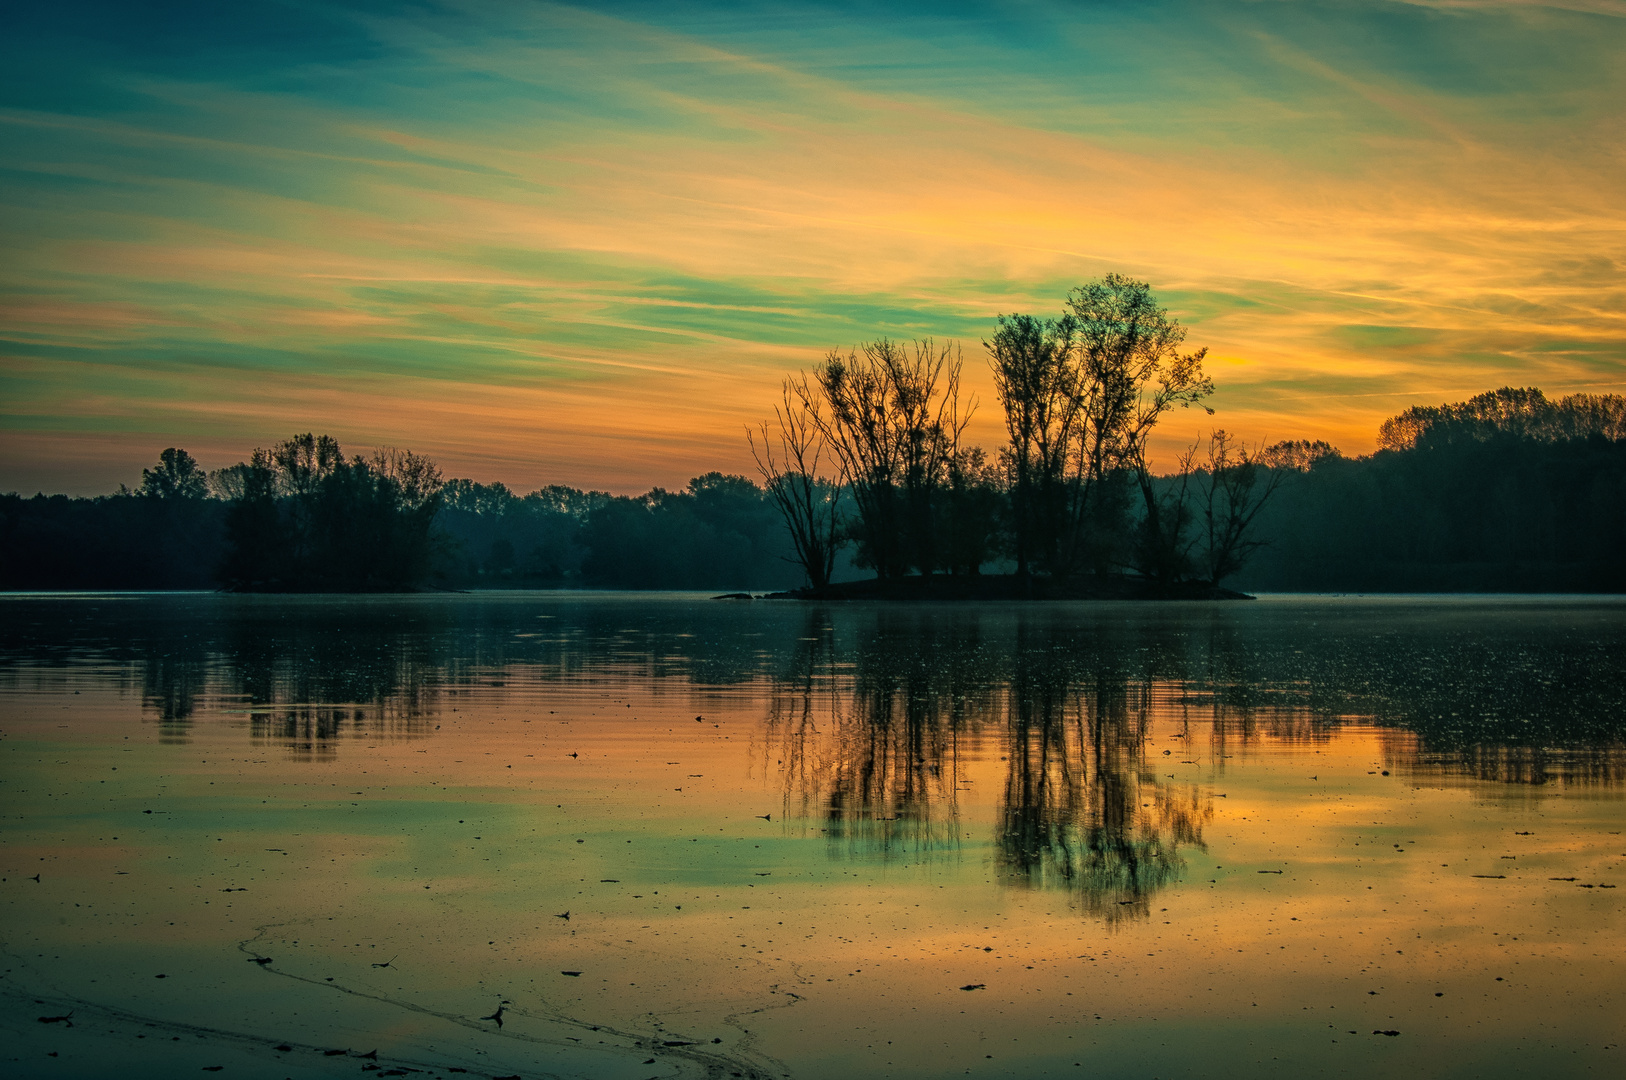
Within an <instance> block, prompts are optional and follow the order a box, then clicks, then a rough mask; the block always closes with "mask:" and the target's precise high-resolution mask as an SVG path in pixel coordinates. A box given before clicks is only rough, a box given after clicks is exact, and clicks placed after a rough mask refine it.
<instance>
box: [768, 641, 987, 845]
mask: <svg viewBox="0 0 1626 1080" xmlns="http://www.w3.org/2000/svg"><path fill="white" fill-rule="evenodd" d="M931 621H932V620H931V619H930V618H929V617H927V618H923V617H922V616H921V614H920V613H918V612H916V613H906V612H895V611H889V612H882V613H878V614H877V617H876V619H875V622H874V625H873V627H872V628H870V630H869V632H868V633H867V634H866V637H867V640H866V641H865V642H864V643H863V645H862V647H861V648H859V649H858V650H856V652H855V653H854V654H853V662H852V665H851V667H850V668H847V667H845V666H842V665H838V663H837V661H836V659H835V655H834V642H833V637H834V634H833V631H834V626H833V625H832V623H831V621H830V618H829V615H828V614H827V613H825V612H823V611H814V612H811V613H810V614H809V616H808V619H807V622H806V626H805V632H804V633H803V634H802V636H801V640H800V641H799V642H798V644H799V645H800V646H801V647H800V648H799V649H798V650H797V652H796V654H795V656H794V658H793V660H792V662H791V664H790V665H789V666H788V667H787V669H786V670H785V671H783V672H782V673H781V674H780V676H779V677H778V678H776V679H775V682H774V691H773V694H772V696H771V699H770V703H769V709H768V722H767V733H768V746H769V749H770V751H771V752H772V753H773V754H774V756H775V758H776V761H777V762H778V765H779V768H780V770H781V772H780V775H781V777H782V781H783V784H784V798H785V805H786V812H787V814H788V815H789V816H799V817H803V818H808V819H816V820H820V821H822V822H823V826H822V827H823V831H824V833H825V835H826V837H827V838H828V839H829V841H830V843H831V845H832V846H834V847H839V848H845V849H846V850H847V851H848V852H850V853H855V854H864V855H868V856H878V857H880V858H882V859H890V858H893V857H896V856H898V855H901V854H909V855H911V856H912V857H916V858H918V857H922V856H926V855H929V854H930V853H932V852H935V851H941V850H952V849H957V848H958V847H959V838H960V825H959V806H958V798H957V794H958V788H959V785H960V783H961V782H962V780H963V769H962V766H963V762H964V760H965V754H966V751H967V749H968V747H969V746H970V745H973V744H974V743H975V742H976V740H977V735H978V731H979V730H980V727H981V724H982V722H983V721H984V720H985V719H986V718H987V717H988V715H989V713H990V706H991V701H992V693H991V691H990V688H989V687H988V686H987V685H986V683H985V682H984V681H982V680H981V679H980V677H979V661H980V659H981V655H980V646H981V637H980V633H979V627H978V623H977V621H976V620H974V619H971V620H967V619H960V620H953V619H950V620H949V621H948V622H947V623H946V625H944V626H942V627H940V628H938V629H936V630H935V631H934V632H932V633H931V636H930V637H929V638H923V637H922V635H923V633H925V632H926V630H925V624H928V623H930V622H931Z"/></svg>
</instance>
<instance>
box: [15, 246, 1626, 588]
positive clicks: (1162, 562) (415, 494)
mask: <svg viewBox="0 0 1626 1080" xmlns="http://www.w3.org/2000/svg"><path fill="white" fill-rule="evenodd" d="M1185 338H1186V331H1185V329H1184V328H1183V327H1181V326H1180V324H1179V322H1178V321H1177V320H1175V319H1173V318H1171V317H1170V316H1169V314H1168V312H1167V311H1165V310H1164V309H1163V308H1161V307H1160V306H1158V304H1157V302H1156V299H1155V297H1154V296H1153V295H1152V293H1151V290H1150V288H1149V287H1148V286H1147V285H1146V284H1145V283H1144V282H1137V281H1132V280H1130V279H1128V278H1124V277H1121V276H1118V275H1107V276H1106V277H1104V278H1102V279H1100V280H1099V281H1094V282H1090V283H1088V284H1086V285H1083V286H1081V287H1079V288H1077V289H1075V290H1073V292H1072V293H1071V294H1070V295H1069V296H1068V298H1067V302H1066V306H1065V308H1064V310H1063V311H1062V312H1061V313H1060V314H1058V315H1055V316H1038V315H1001V316H999V317H998V318H997V320H996V322H995V327H994V332H993V334H992V335H991V337H990V339H989V340H988V341H985V342H983V348H984V351H985V353H986V356H987V362H988V364H989V366H990V369H991V373H992V376H993V382H994V386H995V390H996V393H997V396H998V404H999V406H1000V408H1001V410H1002V413H1003V420H1004V428H1005V433H1006V436H1007V440H1006V443H1005V445H1003V446H1000V447H997V448H995V450H994V451H993V452H992V453H989V452H987V451H985V450H984V449H983V448H980V447H975V446H970V445H967V444H966V442H965V440H964V434H965V431H966V429H967V425H968V423H969V421H970V419H971V417H972V415H973V413H974V412H975V410H976V408H977V407H978V404H977V402H976V401H975V399H974V398H971V397H969V396H967V395H965V394H963V393H962V373H963V365H964V358H963V356H962V354H961V350H960V347H959V346H958V345H956V344H953V343H938V342H934V341H930V340H927V341H916V342H909V343H900V342H894V341H890V340H886V339H882V340H878V341H873V342H866V343H863V344H861V345H859V346H858V347H856V348H853V349H850V350H847V351H846V352H841V351H832V352H830V353H828V354H827V355H826V356H825V357H824V359H823V361H822V362H820V363H819V364H817V365H815V366H814V367H813V369H812V370H811V371H808V372H803V373H800V374H798V375H796V376H793V377H791V378H788V379H786V380H785V382H784V384H783V387H782V396H781V401H780V404H779V407H778V408H777V409H776V412H775V417H774V419H773V420H772V421H767V422H763V423H761V424H759V425H757V426H756V427H755V428H753V429H748V435H749V437H750V446H751V450H752V453H753V455H754V456H755V459H756V462H757V466H758V471H759V475H760V478H761V481H762V483H761V485H760V486H759V485H758V484H757V483H756V482H754V481H752V480H750V479H748V478H746V477H741V476H727V475H723V474H721V473H716V472H713V473H707V474H706V475H704V476H700V477H696V478H695V479H694V480H692V481H690V482H689V484H688V486H687V487H685V488H684V489H683V490H681V491H667V490H664V489H661V488H656V489H654V490H652V491H650V492H648V493H646V494H644V495H639V496H611V495H609V494H608V493H605V492H595V491H580V490H577V489H574V488H568V487H560V486H553V487H546V488H542V489H540V490H538V491H534V492H531V493H530V494H527V495H519V494H516V493H514V492H512V491H510V490H509V489H508V488H506V487H504V486H503V485H502V484H479V483H475V482H473V481H470V480H455V479H454V480H449V481H447V480H443V479H442V476H441V473H440V470H439V469H438V468H437V467H436V466H435V465H434V463H433V462H430V461H429V460H427V459H426V458H423V457H421V456H419V455H416V454H413V453H410V452H406V451H397V450H392V449H383V450H378V451H375V452H374V453H373V454H372V455H371V456H369V457H363V456H359V455H358V456H350V457H346V456H345V455H344V453H343V452H342V451H341V449H340V447H339V445H338V443H337V442H335V441H334V440H333V439H331V438H329V437H327V436H316V435H311V434H307V435H300V436H296V437H294V438H292V439H289V440H287V441H285V442H283V443H280V444H278V445H276V446H274V447H272V448H271V449H270V450H255V451H254V452H253V453H252V454H251V455H250V456H249V458H248V460H246V461H244V462H241V463H239V464H237V465H234V466H231V467H229V468H226V469H221V470H218V471H216V472H214V473H211V474H207V475H205V474H204V473H203V472H202V471H201V470H200V469H199V468H198V467H197V464H196V462H194V461H193V459H192V458H191V457H190V455H188V454H187V453H186V452H185V451H184V450H180V449H169V450H165V451H164V452H163V454H162V455H160V459H159V461H158V463H157V464H156V465H155V466H154V467H153V468H151V469H146V470H143V473H142V481H141V485H140V487H139V488H138V489H136V490H135V491H129V490H124V489H121V490H120V492H119V493H118V494H115V495H110V496H105V497H102V498H97V499H69V498H67V497H64V496H51V497H47V496H44V495H40V496H36V497H34V498H32V499H24V498H21V497H20V496H17V495H8V496H3V497H0V588H7V589H48V588H208V587H215V586H222V587H225V588H230V589H238V590H247V591H386V590H402V589H408V588H416V587H424V586H429V587H442V588H469V587H497V588H518V587H526V588H559V587H588V588H617V589H715V590H742V589H767V588H789V587H795V586H797V585H803V584H805V585H808V586H811V587H812V588H813V589H815V590H818V589H821V588H824V587H827V586H829V585H830V584H831V583H832V582H833V581H836V580H839V579H841V578H843V577H850V576H854V575H855V574H857V573H858V572H861V571H864V570H867V571H869V572H872V573H873V574H874V575H875V576H876V577H877V578H881V579H894V578H901V577H904V576H915V575H921V576H926V575H936V574H948V575H954V576H956V577H974V576H976V575H980V574H981V573H982V572H983V571H984V569H985V568H990V569H994V570H998V571H1002V572H1014V574H1015V575H1016V576H1017V577H1019V578H1027V577H1048V578H1052V579H1058V580H1066V579H1078V578H1084V577H1094V578H1104V577H1109V576H1117V577H1120V578H1121V577H1125V576H1129V577H1134V578H1136V579H1139V580H1140V581H1142V582H1148V583H1150V585H1149V586H1147V588H1148V589H1149V590H1150V591H1151V593H1152V594H1156V595H1199V594H1201V595H1212V592H1204V591H1203V590H1211V589H1212V588H1213V587H1215V586H1218V585H1219V584H1220V583H1221V582H1230V583H1232V584H1235V585H1238V586H1241V587H1243V588H1251V589H1258V590H1272V589H1274V590H1289V591H1291V590H1317V591H1320V590H1367V591H1370V590H1397V591H1413V590H1518V591H1529V590H1561V591H1568V590H1611V591H1613V590H1620V589H1623V588H1626V571H1623V562H1622V559H1621V558H1620V553H1621V552H1622V551H1626V399H1623V398H1621V397H1620V396H1618V395H1586V394H1578V395H1574V396H1571V397H1566V398H1564V399H1562V400H1559V401H1549V400H1548V399H1547V398H1546V397H1545V396H1544V395H1543V394H1542V393H1541V391H1539V390H1536V389H1512V388H1503V389H1501V390H1496V391H1492V392H1490V393H1486V394H1481V395H1479V396H1478V397H1475V398H1472V399H1471V400H1469V401H1465V402H1461V403H1457V404H1447V405H1441V406H1437V407H1419V408H1413V409H1408V410H1407V411H1406V412H1404V413H1402V414H1400V415H1399V416H1396V417H1393V418H1391V419H1389V420H1387V421H1385V422H1384V424H1383V425H1382V428H1381V429H1380V432H1379V438H1378V442H1379V449H1378V451H1377V452H1376V453H1374V454H1372V455H1370V456H1367V457H1360V458H1346V457H1344V456H1343V455H1342V454H1340V453H1339V452H1338V451H1337V450H1336V449H1335V448H1333V447H1331V446H1329V445H1327V444H1325V443H1309V442H1283V443H1277V444H1275V445H1272V446H1268V447H1266V446H1250V445H1248V444H1246V443H1244V442H1242V441H1240V440H1238V439H1236V438H1235V437H1233V436H1231V435H1228V434H1227V433H1226V432H1224V431H1221V430H1214V431H1211V432H1210V433H1209V434H1208V435H1207V436H1206V437H1204V438H1203V439H1200V440H1199V441H1198V442H1197V443H1195V444H1194V445H1192V446H1191V447H1189V448H1188V449H1187V450H1186V451H1185V452H1184V453H1183V454H1182V455H1181V456H1180V458H1179V460H1178V462H1177V463H1176V466H1175V467H1174V468H1173V469H1172V470H1170V469H1165V470H1163V471H1161V472H1159V471H1154V469H1153V466H1152V463H1151V460H1150V457H1149V453H1148V446H1149V444H1150V440H1151V437H1152V435H1153V433H1154V431H1155V429H1156V426H1157V424H1158V423H1159V422H1160V420H1161V419H1162V418H1164V417H1165V416H1166V415H1167V414H1168V413H1169V412H1170V411H1171V410H1173V409H1177V408H1187V407H1193V406H1195V407H1199V408H1203V409H1205V410H1206V411H1208V412H1210V413H1212V410H1211V409H1208V408H1207V405H1206V404H1205V402H1206V401H1207V399H1208V398H1209V396H1210V395H1211V394H1212V393H1213V390H1214V385H1213V382H1212V381H1211V380H1210V379H1209V378H1208V377H1207V375H1206V374H1205V373H1204V370H1203V362H1204V359H1205V356H1206V350H1203V349H1195V350H1187V349H1186V348H1185V347H1184V342H1185ZM971 584H973V585H974V583H971ZM1138 587H1139V586H1137V588H1138ZM1193 590H1196V591H1195V592H1194V591H1193ZM958 591H961V592H964V591H965V590H964V589H961V590H958ZM972 591H973V592H974V591H976V590H975V589H973V590H972ZM1036 591H1042V590H1036ZM1085 591H1088V590H1085ZM1107 591H1110V590H1102V592H1107Z"/></svg>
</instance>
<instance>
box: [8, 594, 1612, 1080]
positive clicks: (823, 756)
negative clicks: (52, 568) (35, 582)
mask: <svg viewBox="0 0 1626 1080" xmlns="http://www.w3.org/2000/svg"><path fill="white" fill-rule="evenodd" d="M0 718H3V719H0V840H3V850H0V877H3V878H4V881H3V882H0V949H3V954H4V955H3V957H0V967H3V969H4V975H3V979H0V1027H3V1029H4V1037H5V1045H4V1046H3V1047H0V1062H5V1063H8V1064H5V1066H4V1071H6V1072H7V1073H8V1074H9V1075H17V1076H59V1075H60V1076H100V1075H109V1074H113V1073H115V1072H116V1073H117V1074H118V1075H121V1076H159V1075H195V1074H197V1073H198V1072H199V1071H200V1070H204V1069H213V1068H214V1067H216V1066H219V1067H221V1068H220V1069H219V1072H220V1073H221V1074H222V1075H226V1076H232V1075H236V1076H277V1077H281V1076H329V1075H335V1076H337V1075H343V1076H353V1075H357V1074H358V1073H359V1072H362V1071H366V1072H373V1073H377V1074H379V1075H385V1076H394V1075H409V1076H441V1077H449V1076H451V1075H454V1074H459V1073H462V1074H466V1075H469V1076H484V1077H504V1076H520V1077H525V1078H532V1077H540V1076H545V1075H546V1076H564V1077H576V1076H581V1077H627V1078H642V1077H676V1076H695V1077H698V1076H720V1077H729V1076H741V1077H832V1076H839V1077H843V1078H844V1080H848V1078H850V1080H857V1078H866V1077H884V1076H900V1077H901V1076H907V1077H936V1076H964V1075H973V1076H984V1077H994V1076H999V1077H1003V1076H1080V1077H1083V1076H1108V1077H1116V1076H1124V1077H1175V1076H1238V1077H1242V1076H1258V1075H1279V1076H1287V1075H1299V1074H1304V1073H1307V1072H1310V1073H1318V1074H1326V1075H1349V1076H1369V1075H1374V1074H1391V1075H1392V1074H1398V1073H1399V1072H1400V1071H1401V1070H1405V1071H1406V1072H1409V1073H1412V1074H1416V1075H1428V1076H1456V1075H1461V1076H1497V1075H1506V1076H1514V1075H1534V1074H1537V1073H1542V1072H1545V1073H1548V1074H1565V1075H1575V1074H1581V1073H1586V1072H1589V1071H1590V1072H1596V1073H1604V1074H1608V1075H1620V1073H1621V1072H1622V1070H1626V1052H1623V1050H1622V1049H1621V1043H1622V1042H1623V1041H1626V1038H1623V1037H1626V1031H1623V1030H1622V1028H1623V1025H1626V1020H1623V1018H1626V915H1623V907H1626V905H1623V900H1626V889H1617V888H1616V886H1617V885H1626V835H1623V833H1626V803H1623V801H1622V795H1623V791H1626V786H1623V784H1626V603H1623V602H1619V601H1614V600H1575V599H1540V598H1521V599H1472V600H1453V599H1383V598H1371V599H1354V598H1347V599H1346V598H1327V599H1304V598H1293V599H1286V598H1276V599H1271V598H1267V599H1264V600H1261V601H1259V602H1257V603H1251V604H1230V605H1178V604H1170V605H1135V606H1112V605H1105V606H1103V605H1095V606H1080V605H1055V606H1045V605H1037V606H1027V607H1004V606H941V607H921V608H900V607H872V606H863V605H852V606H832V607H813V606H805V605H796V604H792V603H768V602H751V603H737V602H732V603H731V602H713V601H708V600H705V599H702V598H698V597H688V596H684V597H674V596H670V595H665V596H595V595H590V594H589V595H583V594H558V593H540V594H500V595H484V596H482V595H474V596H437V597H409V598H362V599H356V598H340V599H310V598H263V597H261V598H256V597H227V596H168V597H159V596H119V595H107V596H81V597H9V598H0ZM36 875H37V878H36ZM567 914H568V918H567V917H566V915H567ZM499 1006H500V1008H499ZM498 1016H500V1017H501V1023H500V1024H499V1022H498V1021H497V1020H495V1019H491V1018H492V1017H498ZM41 1018H45V1019H46V1021H48V1022H42V1021H41ZM346 1051H347V1053H346ZM371 1051H376V1052H377V1056H376V1058H373V1057H358V1055H366V1054H368V1053H369V1052H371ZM405 1070H417V1071H415V1072H408V1071H405Z"/></svg>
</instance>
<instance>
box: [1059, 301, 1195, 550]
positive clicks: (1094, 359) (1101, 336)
mask: <svg viewBox="0 0 1626 1080" xmlns="http://www.w3.org/2000/svg"><path fill="white" fill-rule="evenodd" d="M1067 306H1068V309H1069V312H1070V313H1071V315H1072V316H1073V318H1074V319H1075V320H1076V321H1077V326H1078V342H1079V345H1078V347H1079V350H1080V353H1081V358H1080V367H1081V380H1080V382H1081V389H1080V393H1081V395H1082V396H1083V399H1084V403H1085V404H1084V415H1085V424H1084V431H1083V439H1082V444H1081V446H1080V454H1081V456H1082V460H1081V462H1080V470H1079V471H1080V475H1081V476H1082V477H1086V478H1089V479H1091V480H1099V479H1100V478H1101V477H1103V476H1105V475H1106V474H1107V473H1108V472H1109V471H1110V470H1112V469H1113V468H1115V467H1119V466H1123V467H1127V468H1128V469H1130V470H1131V471H1132V472H1133V474H1134V476H1135V479H1136V482H1137V485H1138V486H1139V488H1140V492H1141V498H1142V503H1143V507H1142V512H1143V520H1142V524H1141V534H1142V544H1141V553H1142V558H1143V559H1144V558H1146V557H1151V556H1156V557H1163V556H1167V557H1169V558H1175V557H1176V556H1177V553H1178V552H1179V550H1180V543H1179V538H1180V535H1181V533H1180V527H1179V526H1180V523H1179V522H1178V521H1175V522H1165V521H1161V520H1160V515H1162V513H1163V511H1164V500H1162V499H1160V498H1159V494H1158V492H1157V490H1156V485H1155V484H1154V483H1153V476H1152V471H1151V468H1150V465H1149V462H1148V459H1147V443H1148V440H1149V439H1150V438H1151V434H1152V430H1153V429H1154V428H1155V427H1156V425H1157V422H1158V420H1159V419H1160V418H1161V417H1162V416H1163V414H1164V413H1166V412H1168V411H1169V410H1171V409H1173V408H1176V407H1180V408H1186V407H1189V406H1191V405H1202V401H1203V399H1204V398H1206V397H1208V396H1209V395H1210V394H1212V393H1213V392H1214V383H1213V380H1212V379H1210V378H1208V376H1207V375H1205V374H1204V373H1203V359H1204V358H1205V357H1206V356H1207V354H1208V350H1207V349H1198V350H1197V351H1196V352H1192V353H1183V352H1181V351H1180V347H1181V345H1183V344H1184V343H1185V340H1186V330H1185V327H1183V326H1181V325H1180V324H1179V322H1178V321H1177V320H1174V319H1171V318H1170V317H1169V314H1168V312H1167V311H1166V310H1164V309H1163V308H1161V307H1159V306H1158V305H1157V299H1156V297H1154V296H1153V295H1152V291H1151V287H1150V286H1148V285H1147V284H1146V283H1145V282H1143V281H1133V280H1131V279H1129V278H1126V277H1124V276H1122V275H1120V274H1108V275H1106V276H1105V277H1103V278H1102V279H1101V280H1099V281H1093V282H1090V283H1088V284H1086V285H1082V286H1080V287H1078V288H1076V289H1074V290H1073V292H1072V294H1071V295H1070V296H1069V297H1068V300H1067ZM1203 407H1204V408H1205V409H1206V411H1207V412H1208V413H1209V414H1212V413H1213V411H1214V410H1213V409H1209V408H1207V407H1206V406H1203ZM1182 505H1183V504H1182ZM1143 568H1145V569H1148V570H1150V572H1151V573H1152V575H1153V576H1155V577H1159V578H1164V579H1168V578H1172V577H1175V576H1178V574H1179V572H1180V571H1179V568H1178V567H1176V566H1173V565H1169V566H1151V567H1145V566H1144V565H1143Z"/></svg>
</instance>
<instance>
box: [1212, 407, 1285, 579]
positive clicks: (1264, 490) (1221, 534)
mask: <svg viewBox="0 0 1626 1080" xmlns="http://www.w3.org/2000/svg"><path fill="white" fill-rule="evenodd" d="M1278 445H1280V444H1278ZM1273 449H1274V448H1273ZM1188 461H1189V455H1188ZM1268 461H1269V452H1268V451H1264V450H1252V451H1250V450H1249V449H1248V447H1247V446H1246V445H1245V444H1244V443H1242V442H1240V441H1239V440H1237V439H1234V438H1232V437H1231V436H1230V435H1227V434H1226V433H1225V432H1224V431H1214V432H1212V433H1211V434H1210V435H1209V438H1208V462H1207V468H1206V469H1205V470H1204V471H1203V474H1202V476H1201V477H1200V479H1199V485H1200V487H1201V491H1200V495H1201V498H1202V528H1203V538H1202V552H1203V555H1202V562H1203V572H1204V574H1205V575H1206V576H1207V580H1208V583H1209V584H1210V585H1218V584H1219V583H1220V582H1221V581H1222V580H1223V579H1225V578H1227V577H1229V576H1230V575H1232V574H1234V573H1236V572H1237V571H1238V570H1240V569H1242V567H1243V566H1244V565H1245V564H1246V563H1247V561H1248V559H1249V557H1250V556H1252V555H1253V553H1254V552H1256V551H1258V550H1259V549H1260V548H1262V547H1264V546H1265V544H1266V543H1267V541H1263V540H1259V539H1256V538H1254V537H1253V536H1252V535H1251V531H1252V528H1253V523H1254V520H1255V519H1256V518H1258V516H1259V511H1261V510H1263V509H1264V507H1265V504H1266V503H1267V502H1269V501H1270V497H1271V496H1272V495H1274V494H1275V493H1276V489H1277V488H1279V487H1281V485H1282V481H1283V480H1284V479H1285V478H1286V477H1287V475H1288V474H1289V471H1290V470H1289V469H1286V468H1271V467H1270V466H1269V465H1268V464H1267V462H1268Z"/></svg>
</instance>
